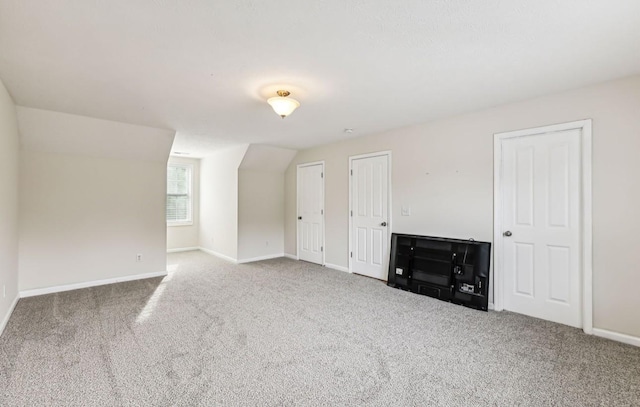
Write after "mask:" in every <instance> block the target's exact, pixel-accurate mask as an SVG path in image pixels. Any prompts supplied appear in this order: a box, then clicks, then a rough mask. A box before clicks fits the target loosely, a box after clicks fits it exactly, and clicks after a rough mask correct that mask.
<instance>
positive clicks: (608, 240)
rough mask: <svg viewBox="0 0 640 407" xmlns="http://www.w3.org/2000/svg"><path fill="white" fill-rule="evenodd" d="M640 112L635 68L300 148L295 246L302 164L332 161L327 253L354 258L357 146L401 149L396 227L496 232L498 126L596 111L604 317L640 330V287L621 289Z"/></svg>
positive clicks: (636, 187)
mask: <svg viewBox="0 0 640 407" xmlns="http://www.w3.org/2000/svg"><path fill="white" fill-rule="evenodd" d="M639 112H640V76H633V77H629V78H625V79H621V80H617V81H612V82H607V83H603V84H599V85H595V86H590V87H585V88H580V89H575V90H571V91H567V92H563V93H558V94H554V95H550V96H545V97H540V98H536V99H532V100H527V101H523V102H518V103H512V104H508V105H504V106H499V107H495V108H492V109H488V110H483V111H479V112H474V113H470V114H466V115H462V116H457V117H452V118H447V119H443V120H438V121H434V122H430V123H426V124H423V125H419V126H413V127H407V128H402V129H397V130H393V131H388V132H385V133H381V134H375V135H370V136H365V137H361V138H356V139H350V140H346V141H343V142H340V143H335V144H330V145H326V146H322V147H318V148H313V149H309V150H304V151H300V152H299V153H298V154H297V155H296V157H295V158H294V160H293V161H292V163H291V164H290V165H289V168H288V169H287V172H286V178H285V211H286V214H285V252H286V253H289V254H292V255H293V254H295V253H296V212H295V211H296V204H295V203H296V182H295V181H296V165H297V164H301V163H305V162H312V161H318V160H324V161H325V165H326V167H325V185H326V204H325V214H326V261H327V263H331V264H336V265H339V266H344V267H347V266H348V244H349V220H348V206H349V197H348V190H349V189H348V188H349V187H348V182H349V179H348V159H349V156H350V155H356V154H364V153H370V152H375V151H382V150H391V151H392V196H393V198H392V219H391V227H392V231H393V232H399V233H416V234H423V235H433V236H447V237H454V238H463V239H466V238H471V237H472V238H474V239H476V240H486V241H492V236H493V135H494V133H499V132H505V131H510V130H517V129H524V128H532V127H538V126H545V125H550V124H555V123H563V122H570V121H575V120H580V119H588V118H590V119H593V279H594V281H593V290H594V297H593V300H594V302H593V303H594V326H595V327H597V328H601V329H607V330H611V331H615V332H620V333H624V334H628V335H633V336H640V318H638V317H637V313H636V312H631V311H630V310H637V309H640V296H637V295H633V294H632V293H629V294H628V295H626V294H623V293H621V291H620V287H621V286H623V285H625V284H627V283H629V282H632V281H635V280H636V279H637V277H638V273H639V268H638V266H637V264H638V259H637V254H636V253H635V251H634V250H633V249H625V248H629V245H630V243H629V242H633V241H634V239H635V237H636V233H635V232H636V231H637V230H640V216H636V213H637V208H639V207H640V177H639V176H638V174H640V161H639V160H638V151H640V120H639V119H638V117H639V116H640V113H639ZM356 131H357V129H356ZM403 205H404V206H405V207H409V208H410V209H411V215H410V216H401V208H402V206H403Z"/></svg>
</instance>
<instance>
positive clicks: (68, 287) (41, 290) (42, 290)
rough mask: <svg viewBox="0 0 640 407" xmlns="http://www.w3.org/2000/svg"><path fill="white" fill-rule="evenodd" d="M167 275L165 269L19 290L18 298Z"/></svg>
mask: <svg viewBox="0 0 640 407" xmlns="http://www.w3.org/2000/svg"><path fill="white" fill-rule="evenodd" d="M166 275H167V272H166V271H158V272H155V273H144V274H134V275H131V276H123V277H115V278H107V279H104V280H94V281H86V282H84V283H75V284H66V285H57V286H53V287H45V288H36V289H33V290H23V291H20V298H27V297H35V296H36V295H45V294H53V293H61V292H63V291H71V290H79V289H81V288H88V287H97V286H100V285H107V284H115V283H124V282H126V281H134V280H144V279H147V278H154V277H164V276H166Z"/></svg>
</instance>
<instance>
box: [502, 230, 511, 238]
mask: <svg viewBox="0 0 640 407" xmlns="http://www.w3.org/2000/svg"><path fill="white" fill-rule="evenodd" d="M503 235H504V236H506V237H509V236H511V231H510V230H507V231H506V232H504V233H503Z"/></svg>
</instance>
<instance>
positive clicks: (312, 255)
mask: <svg viewBox="0 0 640 407" xmlns="http://www.w3.org/2000/svg"><path fill="white" fill-rule="evenodd" d="M323 245H324V164H322V163H320V164H313V165H303V166H298V258H299V259H300V260H304V261H308V262H311V263H317V264H323V263H324V262H323V260H324V256H323V255H324V247H323Z"/></svg>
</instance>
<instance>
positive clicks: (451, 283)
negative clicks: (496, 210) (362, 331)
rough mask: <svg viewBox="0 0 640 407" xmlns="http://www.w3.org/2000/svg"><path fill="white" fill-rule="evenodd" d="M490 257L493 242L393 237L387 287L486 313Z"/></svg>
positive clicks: (400, 235)
mask: <svg viewBox="0 0 640 407" xmlns="http://www.w3.org/2000/svg"><path fill="white" fill-rule="evenodd" d="M490 254H491V243H489V242H476V241H475V240H472V239H471V240H460V239H447V238H443V237H430V236H416V235H403V234H397V233H393V234H392V235H391V259H390V261H389V276H388V280H387V284H388V285H389V286H391V287H396V288H401V289H403V290H408V291H411V292H414V293H418V294H424V295H428V296H429V297H434V298H438V299H441V300H443V301H450V302H453V303H456V304H461V305H464V306H466V307H471V308H476V309H480V310H483V311H486V310H487V306H488V303H489V295H488V292H489V291H488V289H489V262H490Z"/></svg>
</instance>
